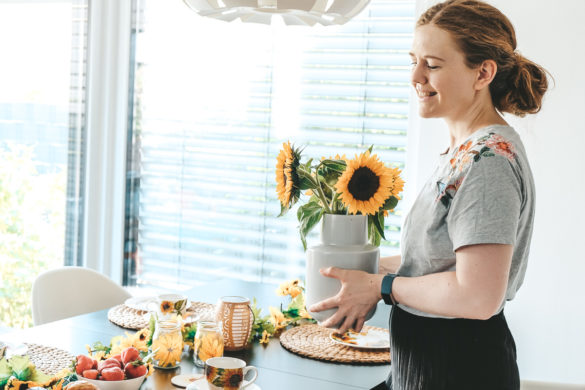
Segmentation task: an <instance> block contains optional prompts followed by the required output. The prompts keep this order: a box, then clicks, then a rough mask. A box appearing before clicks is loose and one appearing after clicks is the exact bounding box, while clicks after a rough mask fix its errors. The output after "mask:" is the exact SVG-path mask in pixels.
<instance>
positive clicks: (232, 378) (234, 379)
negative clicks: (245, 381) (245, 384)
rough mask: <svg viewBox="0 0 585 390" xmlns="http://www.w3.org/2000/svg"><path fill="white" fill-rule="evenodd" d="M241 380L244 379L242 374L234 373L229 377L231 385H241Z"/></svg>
mask: <svg viewBox="0 0 585 390" xmlns="http://www.w3.org/2000/svg"><path fill="white" fill-rule="evenodd" d="M241 381H242V376H241V375H240V374H234V375H232V376H230V379H229V382H230V387H236V386H239V384H240V382H241Z"/></svg>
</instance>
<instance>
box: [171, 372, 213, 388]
mask: <svg viewBox="0 0 585 390" xmlns="http://www.w3.org/2000/svg"><path fill="white" fill-rule="evenodd" d="M201 378H203V379H205V377H204V376H203V374H190V375H175V376H174V377H172V378H171V383H172V384H173V385H175V386H177V387H182V388H185V387H187V386H189V385H190V384H191V383H193V382H196V381H198V380H200V379H201Z"/></svg>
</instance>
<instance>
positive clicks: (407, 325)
mask: <svg viewBox="0 0 585 390" xmlns="http://www.w3.org/2000/svg"><path fill="white" fill-rule="evenodd" d="M515 49H516V38H515V33H514V29H513V27H512V25H511V23H510V21H509V20H508V19H507V18H506V16H504V15H503V14H502V13H501V12H500V11H499V10H497V9H496V8H494V7H493V6H491V5H489V4H487V3H485V2H482V1H477V0H447V1H445V2H441V3H439V4H437V5H436V6H433V7H431V8H430V9H428V10H427V11H426V12H425V13H423V15H422V16H421V17H420V19H419V20H418V22H417V27H416V30H415V35H414V40H413V44H412V49H411V51H410V56H411V59H412V71H411V85H412V87H413V88H414V89H415V90H416V92H417V94H418V97H419V100H418V103H419V114H420V116H421V117H424V118H443V119H444V120H445V122H446V124H447V126H448V128H449V135H450V139H449V141H450V142H449V146H448V148H447V150H446V151H445V152H444V153H442V154H441V155H440V156H439V164H438V166H437V168H436V170H435V172H434V173H433V174H432V176H431V177H430V178H429V180H428V182H427V183H426V184H425V186H424V187H423V188H422V190H421V192H420V194H419V196H418V198H417V200H416V201H415V202H414V204H413V206H412V208H411V210H410V211H409V214H408V216H407V218H406V220H405V223H404V228H403V235H402V240H401V256H399V260H400V264H399V266H398V267H397V266H396V263H397V261H396V258H382V259H380V263H381V267H380V269H381V270H385V271H390V273H389V274H387V275H381V274H376V275H372V274H366V273H365V272H361V271H349V270H341V269H335V268H334V269H326V270H323V273H324V274H325V275H327V276H330V277H332V278H336V279H339V280H340V282H341V283H342V288H341V290H340V292H339V293H338V294H337V295H336V296H335V297H332V298H329V299H326V300H324V301H322V302H320V303H317V304H315V305H313V306H312V307H311V308H309V310H310V311H311V312H314V311H317V312H320V311H323V310H328V309H331V308H335V307H336V308H337V312H336V313H335V314H334V315H332V316H331V317H330V318H329V319H328V320H326V321H323V325H324V326H334V325H335V324H338V323H340V321H342V320H343V319H344V321H343V326H342V328H341V329H340V331H341V332H343V331H344V330H346V329H347V328H348V327H350V326H352V325H353V326H355V327H356V330H357V331H359V330H360V329H361V327H362V325H363V319H364V315H365V313H367V312H368V310H370V309H371V308H372V307H373V306H374V305H376V303H377V302H378V301H379V300H380V299H381V298H383V299H384V302H385V303H386V304H388V305H392V306H393V307H392V312H391V315H390V339H391V345H390V351H391V355H392V366H391V374H390V376H389V378H388V380H387V382H386V384H385V385H384V384H381V385H380V387H384V388H390V389H393V390H406V389H419V390H448V389H449V390H450V389H468V388H473V389H482V390H483V389H485V390H488V389H489V390H492V389H509V390H518V389H519V387H520V379H519V373H518V367H517V363H516V347H515V343H514V338H513V337H512V334H511V333H510V330H509V329H508V325H507V322H506V318H505V317H504V312H503V309H504V306H505V303H506V301H509V300H512V299H513V298H514V297H515V295H516V292H517V291H518V289H519V288H520V286H521V284H522V282H523V279H524V274H525V272H526V266H527V261H528V252H529V247H530V240H531V237H532V228H533V222H534V211H535V204H534V197H535V195H534V192H535V188H534V180H533V178H532V173H531V170H530V166H529V164H528V159H527V156H526V152H525V150H524V146H523V144H522V141H521V140H520V137H519V135H518V134H517V133H516V131H515V130H514V129H513V128H512V127H510V126H509V125H508V124H507V122H506V121H505V120H504V117H503V116H502V114H503V113H504V112H510V113H513V114H515V115H518V116H523V115H525V114H528V113H535V112H538V110H539V109H540V107H541V103H542V98H543V95H544V93H545V92H546V89H547V74H546V72H545V71H544V69H542V68H541V67H540V66H538V65H536V64H534V63H533V62H531V61H529V60H527V59H526V58H524V57H522V56H520V55H519V54H518V53H516V52H515Z"/></svg>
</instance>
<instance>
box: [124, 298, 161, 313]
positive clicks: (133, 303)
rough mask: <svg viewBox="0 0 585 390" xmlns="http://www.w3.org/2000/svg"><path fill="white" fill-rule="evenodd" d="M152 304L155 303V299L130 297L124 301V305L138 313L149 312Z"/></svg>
mask: <svg viewBox="0 0 585 390" xmlns="http://www.w3.org/2000/svg"><path fill="white" fill-rule="evenodd" d="M153 303H156V297H131V298H128V299H126V301H124V305H126V306H128V307H129V308H131V309H134V310H140V311H150V310H151V309H152V304H153Z"/></svg>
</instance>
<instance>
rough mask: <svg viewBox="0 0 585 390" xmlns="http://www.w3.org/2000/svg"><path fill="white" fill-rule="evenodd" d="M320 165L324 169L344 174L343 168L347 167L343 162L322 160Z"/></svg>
mask: <svg viewBox="0 0 585 390" xmlns="http://www.w3.org/2000/svg"><path fill="white" fill-rule="evenodd" d="M321 164H322V165H323V166H324V167H325V168H327V169H330V170H332V171H335V172H339V173H343V172H345V168H346V167H347V164H346V162H345V161H343V160H323V161H321Z"/></svg>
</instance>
